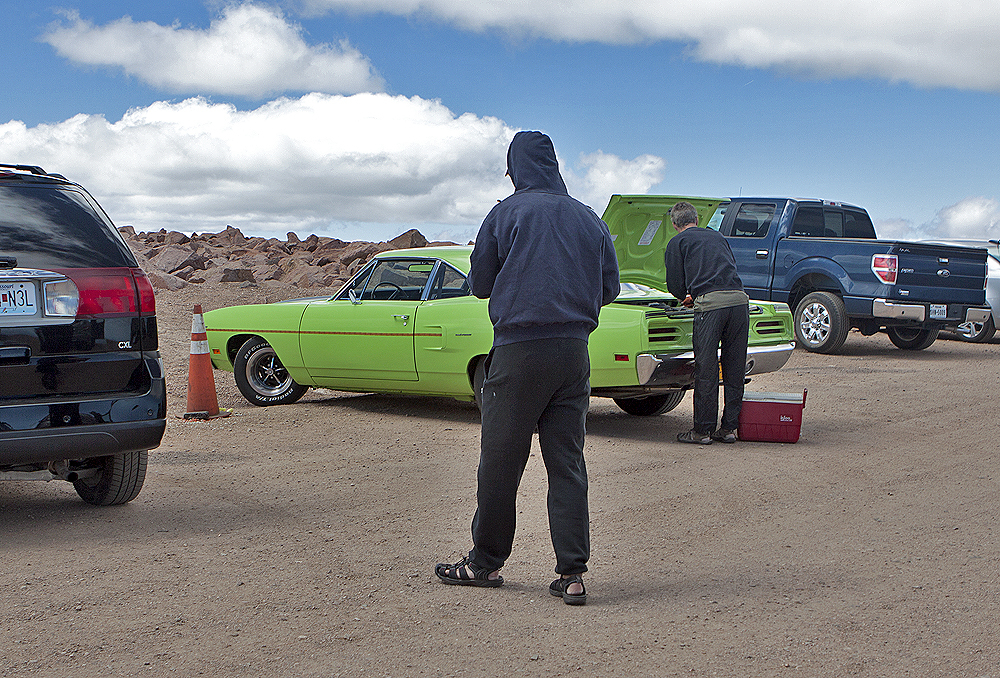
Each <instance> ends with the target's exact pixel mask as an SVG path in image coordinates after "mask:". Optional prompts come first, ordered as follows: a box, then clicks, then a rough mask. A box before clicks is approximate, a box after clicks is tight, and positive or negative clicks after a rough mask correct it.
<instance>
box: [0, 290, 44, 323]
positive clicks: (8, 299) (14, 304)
mask: <svg viewBox="0 0 1000 678" xmlns="http://www.w3.org/2000/svg"><path fill="white" fill-rule="evenodd" d="M37 310H38V308H37V307H36V306H35V286H34V285H33V284H31V283H27V282H12V283H0V315H34V314H35V312H36V311H37Z"/></svg>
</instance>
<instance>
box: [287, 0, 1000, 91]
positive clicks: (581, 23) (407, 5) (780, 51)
mask: <svg viewBox="0 0 1000 678" xmlns="http://www.w3.org/2000/svg"><path fill="white" fill-rule="evenodd" d="M304 4H305V6H306V7H307V8H308V10H309V11H312V12H314V13H320V12H327V11H331V10H333V11H346V12H351V13H358V14H360V13H368V12H388V13H392V14H397V15H402V16H422V17H431V18H433V19H437V20H440V21H444V22H449V23H452V24H454V25H456V26H458V27H460V28H463V29H466V30H472V31H488V30H496V31H502V32H505V33H508V34H511V35H513V36H517V37H524V36H527V37H543V38H549V39H552V40H560V41H569V42H599V43H607V44H641V43H649V42H656V41H661V40H671V41H681V42H685V43H689V44H691V45H692V53H693V55H694V56H695V57H696V58H697V59H700V60H702V61H707V62H711V63H720V64H736V65H740V66H750V67H759V68H781V69H786V70H790V71H794V72H800V73H806V74H811V75H816V76H821V77H875V78H883V79H886V80H889V81H892V82H896V81H901V82H908V83H911V84H915V85H917V86H922V87H936V86H943V87H956V88H961V89H973V90H983V91H993V92H995V91H1000V69H997V68H996V64H997V63H1000V41H998V40H997V39H996V29H997V26H1000V3H997V2H984V1H973V2H965V3H956V2H939V1H937V0H909V1H908V2H871V0H829V1H828V2H824V3H816V2H803V1H802V0H711V1H707V2H694V3H691V2H676V1H671V2H665V1H664V0H562V1H561V2H549V3H539V2H536V1H535V0H506V1H505V2H496V1H495V0H304Z"/></svg>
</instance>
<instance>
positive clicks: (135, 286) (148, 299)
mask: <svg viewBox="0 0 1000 678" xmlns="http://www.w3.org/2000/svg"><path fill="white" fill-rule="evenodd" d="M56 270H57V272H58V273H62V274H63V275H65V276H66V277H67V278H69V279H70V280H72V281H73V283H74V284H75V285H76V287H77V290H79V306H78V308H77V311H76V315H77V317H80V316H103V317H116V316H131V315H138V314H139V313H140V311H141V312H142V315H153V314H154V313H155V312H156V310H155V307H154V304H153V288H152V286H151V285H150V284H149V280H148V279H147V278H146V276H145V275H142V271H141V270H139V269H129V268H66V269H56ZM140 279H141V282H140Z"/></svg>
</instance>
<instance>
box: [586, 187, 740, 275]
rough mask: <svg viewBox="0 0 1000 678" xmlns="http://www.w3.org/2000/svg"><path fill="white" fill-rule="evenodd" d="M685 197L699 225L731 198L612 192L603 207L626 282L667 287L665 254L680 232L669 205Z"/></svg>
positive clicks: (705, 222)
mask: <svg viewBox="0 0 1000 678" xmlns="http://www.w3.org/2000/svg"><path fill="white" fill-rule="evenodd" d="M682 200H686V201H688V202H689V203H691V204H692V205H694V207H695V209H696V210H698V225H699V226H705V225H706V224H708V223H709V222H710V220H711V218H712V215H714V214H715V213H716V211H717V210H718V207H719V205H720V204H724V203H727V202H729V198H689V197H685V196H675V195H613V196H611V201H610V202H609V203H608V207H607V209H606V210H604V217H603V219H604V223H606V224H607V225H608V229H609V230H610V231H611V238H612V239H613V240H614V242H615V254H616V255H617V256H618V270H619V276H620V278H621V281H622V282H623V283H638V284H640V285H646V286H648V287H653V288H656V289H659V290H666V279H667V269H666V265H665V264H664V262H663V254H664V252H665V251H666V248H667V241H668V240H670V238H672V237H673V236H674V235H676V233H677V231H675V230H674V226H673V224H671V223H670V208H671V207H673V206H674V204H675V203H678V202H680V201H682Z"/></svg>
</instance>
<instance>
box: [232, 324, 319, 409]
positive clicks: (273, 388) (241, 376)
mask: <svg viewBox="0 0 1000 678" xmlns="http://www.w3.org/2000/svg"><path fill="white" fill-rule="evenodd" d="M233 376H234V377H235V379H236V387H237V388H238V389H239V390H240V393H241V394H243V397H244V398H246V399H247V400H249V401H250V402H251V403H253V404H254V405H261V406H265V405H286V404H288V403H294V402H295V401H296V400H298V399H299V398H301V397H302V394H303V393H305V392H306V387H305V386H302V385H300V384H297V383H296V382H295V380H294V379H292V377H291V376H290V375H289V374H288V370H286V369H285V366H284V365H282V364H281V360H280V359H279V358H278V354H277V353H275V351H274V349H273V348H271V345H270V344H268V343H267V342H266V341H264V340H263V339H261V338H260V337H254V338H252V339H248V340H247V342H246V343H245V344H243V346H241V347H240V350H239V351H238V352H237V353H236V359H235V360H234V361H233Z"/></svg>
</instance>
